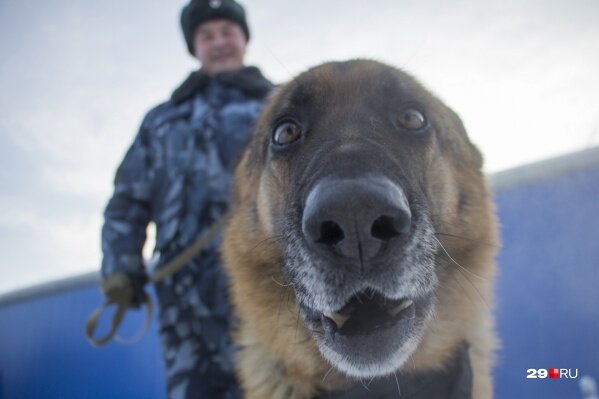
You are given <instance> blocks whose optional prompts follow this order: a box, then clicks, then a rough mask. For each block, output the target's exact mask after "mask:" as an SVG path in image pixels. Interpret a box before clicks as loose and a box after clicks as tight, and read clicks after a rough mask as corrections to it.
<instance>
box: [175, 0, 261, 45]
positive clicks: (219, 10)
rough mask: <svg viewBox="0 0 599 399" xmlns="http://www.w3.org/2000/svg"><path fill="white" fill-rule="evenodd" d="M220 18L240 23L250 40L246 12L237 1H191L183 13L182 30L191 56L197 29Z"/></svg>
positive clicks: (246, 37)
mask: <svg viewBox="0 0 599 399" xmlns="http://www.w3.org/2000/svg"><path fill="white" fill-rule="evenodd" d="M219 18H223V19H229V20H231V21H233V22H236V23H238V24H239V25H240V26H241V29H242V30H243V33H244V34H245V39H246V40H248V41H249V40H250V30H249V28H248V24H247V21H246V20H245V10H244V9H243V7H242V6H241V5H240V4H239V3H237V2H236V1H235V0H191V1H190V2H189V4H188V5H186V6H185V7H183V11H181V28H182V29H183V36H185V41H186V42H187V49H188V50H189V52H190V53H191V55H194V51H193V38H194V33H195V30H196V28H197V27H198V26H199V25H200V24H201V23H202V22H206V21H209V20H211V19H219Z"/></svg>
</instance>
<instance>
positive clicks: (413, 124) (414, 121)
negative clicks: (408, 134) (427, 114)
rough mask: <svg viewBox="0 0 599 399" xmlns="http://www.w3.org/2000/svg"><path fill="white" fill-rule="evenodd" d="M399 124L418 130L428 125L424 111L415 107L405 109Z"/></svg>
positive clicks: (401, 113) (400, 115)
mask: <svg viewBox="0 0 599 399" xmlns="http://www.w3.org/2000/svg"><path fill="white" fill-rule="evenodd" d="M399 124H400V125H401V127H403V128H404V129H408V130H418V129H422V128H423V127H424V126H425V125H426V119H425V118H424V115H422V112H420V111H418V110H417V109H414V108H406V109H403V110H402V111H401V112H400V114H399Z"/></svg>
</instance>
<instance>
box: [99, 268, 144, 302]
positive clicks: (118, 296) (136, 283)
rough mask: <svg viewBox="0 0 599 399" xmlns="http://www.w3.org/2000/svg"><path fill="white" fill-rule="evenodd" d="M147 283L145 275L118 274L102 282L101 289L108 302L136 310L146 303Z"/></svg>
mask: <svg viewBox="0 0 599 399" xmlns="http://www.w3.org/2000/svg"><path fill="white" fill-rule="evenodd" d="M147 282H148V276H147V275H145V274H129V273H118V274H114V275H112V276H109V277H106V278H105V279H104V280H102V283H101V288H102V292H103V293H104V295H105V296H106V297H107V298H108V300H109V301H110V302H112V303H116V304H123V305H126V306H127V307H130V308H136V309H137V308H139V307H140V306H141V305H143V304H144V303H145V302H146V294H145V291H144V286H145V285H146V283H147Z"/></svg>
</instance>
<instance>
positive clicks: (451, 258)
mask: <svg viewBox="0 0 599 399" xmlns="http://www.w3.org/2000/svg"><path fill="white" fill-rule="evenodd" d="M433 238H434V239H435V241H437V242H438V243H439V245H440V246H441V248H442V249H443V252H445V254H446V255H447V257H448V258H449V259H450V260H451V261H452V262H453V263H455V264H456V265H457V266H459V267H460V268H461V269H462V270H464V271H466V272H467V273H469V274H471V275H473V276H474V277H476V278H478V279H481V280H482V281H484V282H489V279H487V278H484V277H481V276H479V275H478V274H476V273H474V272H472V271H470V270H468V269H466V268H465V267H464V266H462V265H460V264H459V263H458V262H457V261H456V260H455V259H454V258H453V257H452V256H451V255H450V254H449V252H447V250H446V249H445V247H444V246H443V244H441V241H439V239H438V238H437V237H434V236H433Z"/></svg>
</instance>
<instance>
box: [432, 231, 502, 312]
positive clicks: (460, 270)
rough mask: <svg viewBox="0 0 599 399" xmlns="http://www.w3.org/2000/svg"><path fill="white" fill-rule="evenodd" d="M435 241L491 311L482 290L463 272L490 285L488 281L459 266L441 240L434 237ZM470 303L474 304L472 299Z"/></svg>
mask: <svg viewBox="0 0 599 399" xmlns="http://www.w3.org/2000/svg"><path fill="white" fill-rule="evenodd" d="M434 239H435V240H436V241H437V242H438V243H439V245H440V246H441V248H443V252H445V254H446V255H447V256H448V257H449V259H450V260H451V261H452V262H453V263H454V264H456V265H458V266H459V269H457V270H458V272H460V274H461V275H462V276H464V278H465V279H466V280H468V282H469V283H470V285H471V286H472V288H474V290H475V291H476V293H477V294H478V296H479V297H480V299H481V300H482V301H483V303H484V304H485V306H486V308H487V309H488V310H491V307H490V306H489V304H488V303H487V301H486V300H485V297H484V296H483V294H482V293H481V292H480V290H479V289H478V287H477V286H476V284H474V283H473V282H472V280H470V278H469V277H468V276H467V275H466V274H465V273H464V272H463V271H462V270H464V271H466V272H468V273H470V274H472V275H473V276H475V277H477V278H479V279H481V280H482V281H483V282H485V283H488V280H487V279H485V278H484V277H480V276H479V275H477V274H476V273H473V272H471V271H470V270H468V269H467V268H465V267H464V266H462V265H460V264H459V263H458V262H457V261H456V260H455V259H453V258H452V256H451V255H450V254H449V252H447V250H446V249H445V247H444V246H443V244H441V241H439V239H437V237H434ZM454 278H455V277H454ZM455 280H456V282H457V283H458V284H460V283H459V281H458V280H457V279H455ZM460 287H462V290H464V292H467V291H466V289H465V288H464V287H463V286H462V285H461V284H460ZM468 297H469V298H470V296H468ZM470 301H471V302H472V303H473V304H474V301H473V300H472V298H470Z"/></svg>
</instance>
